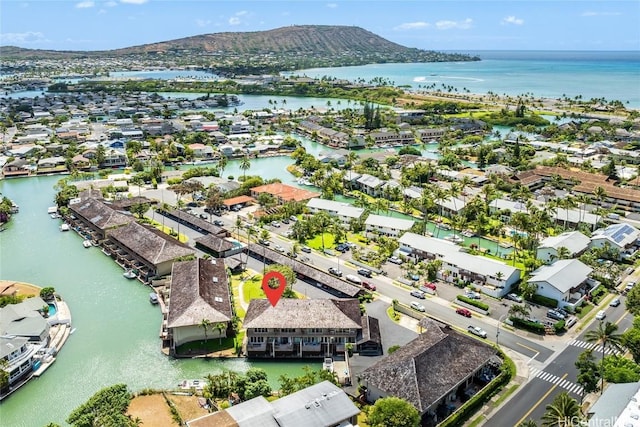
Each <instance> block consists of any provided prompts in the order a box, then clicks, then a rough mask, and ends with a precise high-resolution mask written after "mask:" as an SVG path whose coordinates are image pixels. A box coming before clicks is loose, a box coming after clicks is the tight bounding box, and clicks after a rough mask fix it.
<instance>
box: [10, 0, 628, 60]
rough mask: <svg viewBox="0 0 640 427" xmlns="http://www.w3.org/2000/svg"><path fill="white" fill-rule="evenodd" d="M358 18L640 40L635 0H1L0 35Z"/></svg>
mask: <svg viewBox="0 0 640 427" xmlns="http://www.w3.org/2000/svg"><path fill="white" fill-rule="evenodd" d="M302 24H325V25H355V26H359V27H362V28H364V29H366V30H369V31H371V32H373V33H375V34H378V35H380V36H382V37H384V38H386V39H388V40H391V41H393V42H396V43H399V44H402V45H404V46H409V47H416V48H420V49H429V50H453V51H460V50H495V49H503V50H640V1H638V0H626V1H615V0H601V1H589V2H587V1H577V0H534V1H526V0H511V1H491V0H473V1H457V0H441V1H431V0H409V1H407V0H399V1H393V0H387V1H377V0H368V1H365V0H343V1H339V0H329V1H315V0H289V1H271V0H262V1H231V0H184V1H178V0H107V1H104V0H79V1H68V0H57V1H56V0H36V1H21V0H2V2H1V3H0V45H3V46H7V45H12V46H20V47H24V48H32V49H54V50H107V49H117V48H122V47H129V46H136V45H141V44H146V43H154V42H159V41H165V40H172V39H176V38H182V37H188V36H193V35H199V34H208V33H218V32H227V31H262V30H269V29H273V28H278V27H283V26H288V25H302Z"/></svg>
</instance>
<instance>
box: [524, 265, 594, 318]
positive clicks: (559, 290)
mask: <svg viewBox="0 0 640 427" xmlns="http://www.w3.org/2000/svg"><path fill="white" fill-rule="evenodd" d="M592 271H593V269H592V268H591V267H589V266H588V265H585V264H583V263H582V262H581V261H579V260H577V259H562V260H558V261H555V262H554V263H553V264H551V265H543V266H542V267H540V268H538V269H537V270H535V271H534V272H533V273H531V278H530V279H529V280H527V283H529V284H532V285H535V286H536V294H538V295H542V296H544V297H547V298H551V299H554V300H556V301H558V307H559V308H563V307H569V308H570V309H575V308H576V307H578V306H580V305H581V304H582V303H583V302H584V299H585V297H587V295H589V294H590V293H591V292H592V291H593V290H594V289H595V288H597V287H598V285H600V283H599V282H598V281H596V280H593V279H591V278H590V277H589V276H590V274H591V272H592Z"/></svg>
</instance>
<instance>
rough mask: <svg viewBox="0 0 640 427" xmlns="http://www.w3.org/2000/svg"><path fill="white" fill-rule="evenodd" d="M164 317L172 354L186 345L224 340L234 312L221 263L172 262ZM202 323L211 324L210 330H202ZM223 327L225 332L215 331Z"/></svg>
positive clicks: (227, 281) (218, 261)
mask: <svg viewBox="0 0 640 427" xmlns="http://www.w3.org/2000/svg"><path fill="white" fill-rule="evenodd" d="M166 316H167V317H166V325H167V340H168V341H169V347H170V349H171V351H172V352H175V349H176V347H178V346H180V345H182V344H184V343H187V342H191V341H199V340H204V339H205V338H224V337H226V336H227V330H228V329H229V328H230V327H231V320H232V318H233V309H232V306H231V296H230V292H229V280H228V278H227V271H226V267H225V264H224V262H222V260H216V259H211V260H206V259H203V258H198V259H195V260H192V261H182V262H174V263H173V266H172V269H171V283H170V286H169V304H168V310H167V314H166ZM205 319H206V320H208V321H209V322H210V328H211V330H208V331H205V330H204V329H203V327H202V321H203V320H205ZM222 324H223V325H224V328H221V327H218V325H222Z"/></svg>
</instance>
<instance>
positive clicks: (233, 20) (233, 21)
mask: <svg viewBox="0 0 640 427" xmlns="http://www.w3.org/2000/svg"><path fill="white" fill-rule="evenodd" d="M248 15H249V12H247V11H246V10H241V11H239V12H236V13H234V15H233V16H232V17H231V18H229V25H240V24H242V19H240V18H241V17H243V16H248Z"/></svg>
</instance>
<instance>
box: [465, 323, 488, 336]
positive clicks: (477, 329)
mask: <svg viewBox="0 0 640 427" xmlns="http://www.w3.org/2000/svg"><path fill="white" fill-rule="evenodd" d="M467 331H469V332H471V333H472V334H473V335H477V336H479V337H481V338H486V337H487V332H486V331H485V330H484V329H482V328H480V327H478V326H473V325H469V327H468V328H467Z"/></svg>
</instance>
